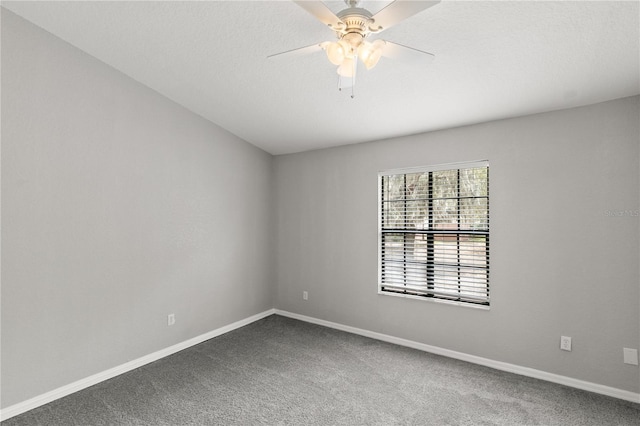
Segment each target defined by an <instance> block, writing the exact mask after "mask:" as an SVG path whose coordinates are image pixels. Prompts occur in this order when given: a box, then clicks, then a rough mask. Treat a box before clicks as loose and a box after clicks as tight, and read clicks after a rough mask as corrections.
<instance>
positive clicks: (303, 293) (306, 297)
mask: <svg viewBox="0 0 640 426" xmlns="http://www.w3.org/2000/svg"><path fill="white" fill-rule="evenodd" d="M302 300H309V293H307V292H306V291H303V292H302Z"/></svg>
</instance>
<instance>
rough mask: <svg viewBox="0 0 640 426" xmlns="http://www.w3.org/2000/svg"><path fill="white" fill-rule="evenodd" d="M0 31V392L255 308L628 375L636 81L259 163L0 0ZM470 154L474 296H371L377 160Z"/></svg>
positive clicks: (585, 372)
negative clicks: (485, 191) (578, 98)
mask: <svg viewBox="0 0 640 426" xmlns="http://www.w3.org/2000/svg"><path fill="white" fill-rule="evenodd" d="M1 47H2V163H1V167H2V169H1V171H2V176H1V178H2V211H1V213H2V265H1V266H2V275H1V278H2V289H1V290H2V306H1V308H2V318H1V319H2V324H1V325H2V333H1V335H2V340H1V343H2V349H1V355H2V366H1V371H0V373H1V376H2V389H1V390H2V401H1V406H2V407H7V406H10V405H13V404H15V403H18V402H22V401H24V400H26V399H28V398H31V397H35V396H38V395H40V394H42V393H44V392H47V391H49V390H53V389H55V388H58V387H60V386H64V385H67V384H69V383H71V382H73V381H75V380H79V379H82V378H85V377H87V376H89V375H91V374H94V373H98V372H102V371H104V370H107V369H109V368H111V367H114V366H117V365H120V364H122V363H125V362H127V361H130V360H133V359H136V358H138V357H141V356H144V355H147V354H149V353H152V352H154V351H157V350H160V349H164V348H166V347H169V346H171V345H173V344H175V343H179V342H182V341H184V340H187V339H189V338H191V337H194V336H197V335H199V334H202V333H206V332H208V331H211V330H213V329H215V328H218V327H220V326H224V325H227V324H230V323H232V322H234V321H237V320H240V319H243V318H246V317H248V316H250V315H253V314H256V313H259V312H262V311H265V310H267V309H269V308H272V307H277V308H280V309H285V310H288V311H291V312H296V313H300V314H305V315H309V316H313V317H317V318H320V319H326V320H329V321H335V322H339V323H342V324H345V325H351V326H354V327H360V328H363V329H367V330H371V331H376V332H380V333H386V334H390V335H393V336H397V337H402V338H407V339H411V340H415V341H418V342H423V343H426V344H430V345H435V346H440V347H443V348H447V349H451V350H456V351H461V352H465V353H468V354H472V355H477V356H481V357H486V358H490V359H494V360H498V361H504V362H510V363H513V364H517V365H522V366H527V367H532V368H536V369H540V370H543V371H548V372H551V373H557V374H561V375H566V376H569V377H574V378H578V379H582V380H587V381H591V382H595V383H600V384H604V385H609V386H614V387H617V388H621V389H626V390H629V391H633V392H638V391H640V389H639V383H640V377H639V373H638V368H637V367H634V366H629V365H624V364H622V347H623V346H624V347H631V348H638V347H639V346H640V343H639V339H640V312H639V305H640V292H639V286H640V285H639V282H640V277H639V272H640V271H639V266H638V263H639V262H638V258H639V254H640V253H639V247H638V246H639V236H640V227H639V221H638V218H637V217H630V216H625V217H609V216H607V215H606V214H605V212H606V211H618V210H637V209H638V208H639V198H640V192H639V188H640V175H639V171H638V169H639V143H640V142H639V140H640V130H639V128H638V126H639V125H638V121H639V120H638V117H639V112H640V107H639V98H638V97H634V98H628V99H621V100H617V101H612V102H608V103H603V104H598V105H593V106H589V107H584V108H578V109H572V110H566V111H560V112H554V113H548V114H541V115H536V116H530V117H524V118H518V119H512V120H505V121H500V122H493V123H487V124H483V125H477V126H470V127H465V128H459V129H452V130H449V131H441V132H434V133H430V134H423V135H417V136H413V137H406V138H399V139H394V140H389V141H380V142H375V143H369V144H362V145H354V146H347V147H342V148H333V149H327V150H322V151H315V152H309V153H304V154H296V155H288V156H280V157H276V158H275V160H274V159H273V157H271V156H270V155H269V154H266V153H264V152H262V151H260V150H258V149H257V148H255V147H253V146H251V145H249V144H247V143H245V142H243V141H241V140H239V139H238V138H236V137H234V136H233V135H230V134H229V133H227V132H226V131H224V130H222V129H220V128H219V127H217V126H215V125H214V124H212V123H210V122H207V121H206V120H204V119H202V118H200V117H198V116H196V115H194V114H192V113H190V112H188V111H187V110H185V109H184V108H182V107H180V106H178V105H176V104H174V103H172V102H170V101H169V100H167V99H166V98H163V97H162V96H160V95H158V94H157V93H155V92H153V91H151V90H149V89H148V88H146V87H144V86H142V85H140V84H138V83H136V82H134V81H132V80H131V79H130V78H128V77H126V76H124V75H122V74H120V73H119V72H117V71H115V70H113V69H111V68H109V67H108V66H106V65H104V64H103V63H101V62H99V61H97V60H95V59H94V58H92V57H90V56H88V55H86V54H84V53H82V52H80V51H79V50H77V49H75V48H73V47H71V46H68V45H67V44H65V43H64V42H62V41H60V40H59V39H57V38H55V37H53V36H51V35H49V34H47V33H45V32H44V31H42V30H40V29H38V28H37V27H34V26H32V25H31V24H28V23H26V22H25V21H23V20H22V19H20V18H18V17H16V16H15V15H13V14H11V13H10V12H7V11H6V10H2V46H1ZM425 119H428V117H426V118H425ZM478 159H488V160H489V161H490V163H491V215H492V216H491V227H492V228H491V232H492V235H491V243H492V270H491V274H492V275H491V278H492V280H491V290H492V307H491V310H490V311H484V310H477V309H471V308H461V307H455V306H449V305H444V304H437V303H426V302H421V301H415V300H406V299H400V298H395V297H389V296H381V295H378V294H377V291H376V289H377V286H376V280H377V260H376V256H377V249H376V241H377V234H376V219H377V210H376V209H377V206H376V200H377V194H376V189H377V188H376V180H377V172H378V171H379V170H384V169H390V168H398V167H408V166H419V165H429V164H441V163H449V162H458V161H465V160H478ZM272 196H275V202H272V201H271V198H272ZM274 214H275V216H274ZM274 223H276V226H275V229H274V227H273V226H272V225H273V224H274ZM274 242H275V244H274ZM274 247H275V250H274ZM274 261H275V265H274V264H273V262H274ZM276 279H277V281H276ZM276 282H277V286H276V284H275V283H276ZM303 290H307V291H309V296H310V297H309V300H308V301H306V302H303V300H302V291H303ZM168 313H175V314H176V317H177V323H176V325H175V326H173V327H167V325H166V316H167V314H168ZM561 334H564V335H569V336H572V337H573V339H574V350H573V352H571V353H567V352H561V351H560V350H559V349H558V345H559V336H560V335H561Z"/></svg>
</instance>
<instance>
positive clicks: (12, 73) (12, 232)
mask: <svg viewBox="0 0 640 426" xmlns="http://www.w3.org/2000/svg"><path fill="white" fill-rule="evenodd" d="M272 166H273V157H272V156H271V155H269V154H267V153H265V152H263V151H261V150H259V149H257V148H255V147H254V146H252V145H249V144H248V143H246V142H244V141H242V140H239V139H238V138H236V137H234V136H232V135H231V134H229V133H227V132H226V131H224V130H222V129H221V128H219V127H217V126H215V125H213V124H212V123H210V122H208V121H206V120H204V119H203V118H201V117H199V116H196V115H194V114H193V113H191V112H189V111H187V110H185V109H184V108H182V107H180V106H178V105H176V104H175V103H172V102H171V101H169V100H167V99H166V98H164V97H162V96H160V95H159V94H157V93H156V92H153V91H151V90H150V89H148V88H146V87H144V86H142V85H140V84H138V83H136V82H135V81H133V80H131V79H130V78H128V77H126V76H124V75H122V74H120V73H119V72H117V71H115V70H114V69H112V68H110V67H108V66H106V65H105V64H103V63H101V62H99V61H97V60H96V59H94V58H92V57H90V56H88V55H86V54H84V53H82V52H81V51H79V50H78V49H76V48H73V47H71V46H69V45H67V44H65V43H64V42H62V41H61V40H59V39H57V38H55V37H53V36H51V35H50V34H48V33H46V32H44V31H42V30H41V29H39V28H37V27H35V26H33V25H31V24H29V23H27V22H26V21H23V20H22V19H21V18H18V17H17V16H15V15H13V14H12V13H11V12H8V11H6V10H4V9H3V10H2V370H1V375H2V407H7V406H10V405H12V404H15V403H18V402H21V401H24V400H26V399H28V398H31V397H34V396H37V395H40V394H42V393H44V392H46V391H50V390H52V389H55V388H58V387H60V386H63V385H67V384H69V383H71V382H73V381H75V380H78V379H82V378H85V377H87V376H89V375H92V374H95V373H98V372H102V371H104V370H107V369H109V368H111V367H114V366H117V365H120V364H122V363H124V362H127V361H130V360H133V359H136V358H138V357H141V356H144V355H147V354H150V353H153V352H155V351H157V350H160V349H164V348H166V347H169V346H171V345H173V344H176V343H179V342H182V341H185V340H187V339H189V338H191V337H194V336H197V335H200V334H202V333H205V332H209V331H211V330H214V329H216V328H218V327H220V326H224V325H228V324H230V323H232V322H234V321H237V320H240V319H244V318H247V317H249V316H251V315H253V314H257V313H260V312H263V311H265V310H268V309H270V308H272V307H273V304H274V300H273V292H272V279H273V271H272V259H271V255H270V254H269V249H270V247H271V244H270V242H271V240H272V235H273V234H272V228H273V226H271V225H272V217H271V212H272V205H271V204H270V201H269V200H270V194H271V191H272V189H271V184H272ZM169 313H175V315H176V319H177V322H176V324H175V325H174V326H173V327H167V314H169Z"/></svg>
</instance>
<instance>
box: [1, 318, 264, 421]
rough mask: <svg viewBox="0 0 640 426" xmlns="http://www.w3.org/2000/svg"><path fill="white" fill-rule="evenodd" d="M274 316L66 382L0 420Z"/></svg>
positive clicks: (3, 413)
mask: <svg viewBox="0 0 640 426" xmlns="http://www.w3.org/2000/svg"><path fill="white" fill-rule="evenodd" d="M274 313H275V309H269V310H268V311H264V312H262V313H259V314H256V315H252V316H250V317H248V318H245V319H242V320H240V321H236V322H234V323H232V324H229V325H225V326H224V327H220V328H218V329H216V330H213V331H210V332H208V333H205V334H202V335H200V336H197V337H194V338H192V339H189V340H186V341H184V342H182V343H178V344H176V345H173V346H170V347H168V348H165V349H162V350H159V351H157V352H154V353H152V354H149V355H146V356H143V357H141V358H138V359H134V360H133V361H129V362H127V363H125V364H122V365H119V366H117V367H114V368H111V369H109V370H106V371H103V372H101V373H97V374H94V375H92V376H89V377H86V378H84V379H81V380H78V381H76V382H73V383H70V384H68V385H66V386H62V387H60V388H58V389H54V390H52V391H50V392H47V393H44V394H42V395H39V396H36V397H34V398H31V399H28V400H26V401H23V402H20V403H18V404H15V405H11V406H9V407H7V408H5V409H3V410H1V411H0V421H4V420H7V419H10V418H11V417H14V416H17V415H19V414H22V413H25V412H27V411H29V410H33V409H34V408H37V407H40V406H42V405H44V404H48V403H50V402H53V401H55V400H56V399H60V398H62V397H65V396H67V395H70V394H72V393H74V392H78V391H79V390H82V389H86V388H88V387H89V386H93V385H96V384H98V383H100V382H104V381H105V380H108V379H111V378H113V377H116V376H119V375H120V374H123V373H126V372H128V371H131V370H134V369H136V368H138V367H142V366H143V365H146V364H149V363H151V362H153V361H157V360H159V359H161V358H164V357H166V356H169V355H172V354H174V353H176V352H180V351H182V350H184V349H187V348H190V347H191V346H195V345H197V344H199V343H202V342H204V341H206V340H209V339H212V338H214V337H217V336H220V335H222V334H225V333H228V332H230V331H232V330H235V329H237V328H240V327H244V326H245V325H248V324H251V323H252V322H255V321H258V320H260V319H262V318H265V317H268V316H269V315H273V314H274Z"/></svg>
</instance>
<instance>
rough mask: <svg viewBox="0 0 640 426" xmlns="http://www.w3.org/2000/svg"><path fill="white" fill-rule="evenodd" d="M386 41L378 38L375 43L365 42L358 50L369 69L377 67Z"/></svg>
mask: <svg viewBox="0 0 640 426" xmlns="http://www.w3.org/2000/svg"><path fill="white" fill-rule="evenodd" d="M385 45H386V43H385V42H384V40H376V41H374V42H373V43H368V42H365V43H363V44H362V46H361V48H360V49H359V51H358V56H359V57H360V60H361V61H362V63H363V64H364V66H365V67H367V69H368V70H370V69H371V68H373V67H375V66H376V64H377V63H378V61H379V60H380V58H381V57H382V51H383V49H384V46H385Z"/></svg>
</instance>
